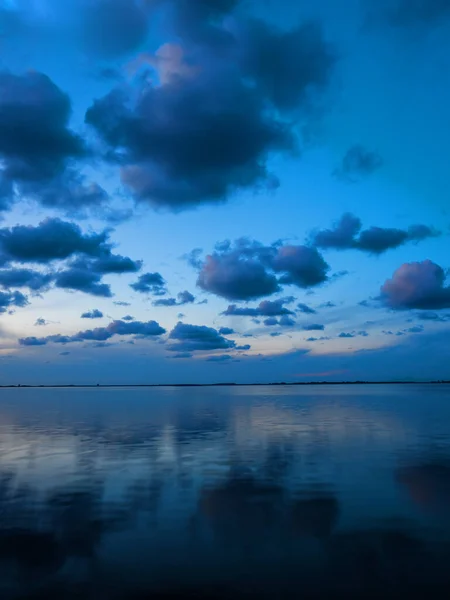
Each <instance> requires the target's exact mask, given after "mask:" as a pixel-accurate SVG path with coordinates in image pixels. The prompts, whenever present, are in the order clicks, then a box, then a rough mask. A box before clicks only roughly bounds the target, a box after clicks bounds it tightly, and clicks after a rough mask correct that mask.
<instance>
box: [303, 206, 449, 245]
mask: <svg viewBox="0 0 450 600" xmlns="http://www.w3.org/2000/svg"><path fill="white" fill-rule="evenodd" d="M361 228H362V223H361V220H360V219H359V218H358V217H355V215H352V214H350V213H346V214H344V215H342V217H341V218H340V219H339V221H337V222H336V223H335V224H334V226H333V227H332V228H331V229H322V230H319V231H316V232H314V233H313V235H312V236H311V242H312V243H313V244H314V245H315V246H317V247H318V248H332V249H334V250H351V249H353V250H361V251H363V252H368V253H370V254H382V253H383V252H386V251H387V250H391V249H393V248H398V247H399V246H402V245H404V244H406V243H408V242H413V243H418V242H420V241H422V240H425V239H427V238H431V237H437V236H438V235H440V233H439V232H438V231H437V230H435V229H433V228H432V227H428V226H427V225H411V226H410V227H408V229H396V228H387V227H369V229H365V230H363V231H361Z"/></svg>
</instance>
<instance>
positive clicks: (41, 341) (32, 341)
mask: <svg viewBox="0 0 450 600" xmlns="http://www.w3.org/2000/svg"><path fill="white" fill-rule="evenodd" d="M19 342H20V345H21V346H45V344H46V343H47V342H46V341H45V338H37V337H34V336H31V337H27V338H22V339H20V340H19Z"/></svg>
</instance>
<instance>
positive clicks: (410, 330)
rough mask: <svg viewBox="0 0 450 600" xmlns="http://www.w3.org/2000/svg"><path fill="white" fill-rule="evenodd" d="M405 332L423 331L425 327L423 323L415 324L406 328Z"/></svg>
mask: <svg viewBox="0 0 450 600" xmlns="http://www.w3.org/2000/svg"><path fill="white" fill-rule="evenodd" d="M404 332H405V333H423V332H424V328H423V325H414V326H413V327H408V329H405V330H404Z"/></svg>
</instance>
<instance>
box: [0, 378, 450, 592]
mask: <svg viewBox="0 0 450 600" xmlns="http://www.w3.org/2000/svg"><path fill="white" fill-rule="evenodd" d="M449 433H450V386H426V385H417V386H412V385H411V386H402V385H398V386H348V387H347V386H326V387H302V388H298V387H236V388H232V387H231V388H161V389H72V390H71V389H53V390H43V389H42V390H39V389H22V390H18V389H11V390H0V597H1V598H2V600H10V599H16V598H23V599H25V598H27V599H31V598H42V599H44V598H45V599H47V598H48V599H60V598H86V599H90V598H95V599H99V600H102V599H103V598H107V599H109V598H112V599H116V598H117V599H123V600H125V599H127V600H138V599H144V598H159V597H194V598H195V597H204V598H208V597H211V598H215V597H217V598H239V597H258V598H260V597H264V598H265V597H267V598H319V597H322V596H323V597H327V596H328V597H343V598H349V597H363V595H364V596H367V595H368V593H370V594H372V595H373V596H374V597H382V596H383V597H386V596H392V597H401V596H403V595H404V594H405V593H411V592H414V591H416V592H419V593H423V594H425V593H427V594H429V595H430V597H431V598H436V597H447V592H449V591H450V435H449Z"/></svg>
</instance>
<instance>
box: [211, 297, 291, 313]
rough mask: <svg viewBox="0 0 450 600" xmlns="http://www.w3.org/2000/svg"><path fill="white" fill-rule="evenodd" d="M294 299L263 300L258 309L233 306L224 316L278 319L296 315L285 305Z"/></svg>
mask: <svg viewBox="0 0 450 600" xmlns="http://www.w3.org/2000/svg"><path fill="white" fill-rule="evenodd" d="M292 300H293V298H280V299H279V300H273V301H272V300H263V301H262V302H260V303H259V304H258V306H257V307H256V308H248V307H244V306H236V304H231V305H230V306H229V307H228V308H227V309H226V310H225V311H224V312H223V313H222V314H223V315H233V316H242V317H277V316H281V315H292V314H294V313H293V312H292V311H291V310H289V309H288V308H286V307H285V306H284V305H285V304H287V303H289V302H292Z"/></svg>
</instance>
